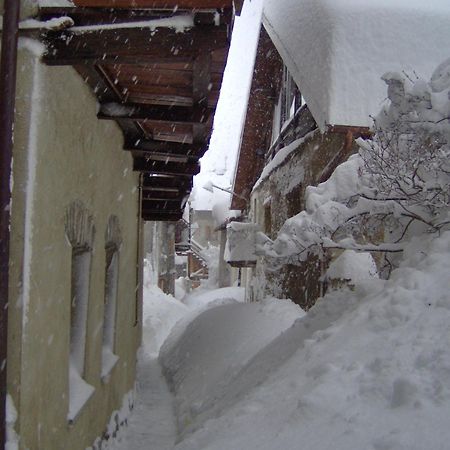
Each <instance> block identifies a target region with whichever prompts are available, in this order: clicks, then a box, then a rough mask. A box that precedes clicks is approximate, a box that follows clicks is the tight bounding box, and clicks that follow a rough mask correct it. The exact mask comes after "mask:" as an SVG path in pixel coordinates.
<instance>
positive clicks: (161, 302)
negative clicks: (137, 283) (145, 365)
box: [142, 284, 188, 358]
mask: <svg viewBox="0 0 450 450" xmlns="http://www.w3.org/2000/svg"><path fill="white" fill-rule="evenodd" d="M143 301H144V305H143V337H142V341H143V351H144V354H145V357H146V358H148V357H156V356H157V355H158V352H159V349H160V347H161V345H162V343H163V342H164V340H165V339H166V337H167V335H168V334H169V332H170V330H171V328H172V327H173V325H175V323H176V322H177V321H178V320H179V319H181V317H183V316H184V315H185V314H186V313H187V312H188V307H187V306H185V305H184V304H183V303H181V302H180V301H178V300H176V299H175V298H173V297H172V296H171V295H167V294H164V292H162V291H161V289H159V288H158V287H157V286H155V285H149V284H145V285H144V300H143Z"/></svg>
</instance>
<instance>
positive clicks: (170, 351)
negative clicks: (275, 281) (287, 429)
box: [160, 299, 303, 448]
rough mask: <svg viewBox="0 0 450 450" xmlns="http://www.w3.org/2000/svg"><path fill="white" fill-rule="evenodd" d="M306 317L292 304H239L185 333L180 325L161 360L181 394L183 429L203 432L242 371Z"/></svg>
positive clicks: (212, 312)
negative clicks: (200, 428)
mask: <svg viewBox="0 0 450 450" xmlns="http://www.w3.org/2000/svg"><path fill="white" fill-rule="evenodd" d="M302 314H303V311H302V310H301V309H300V308H299V307H298V306H297V305H294V304H293V303H291V302H290V301H288V300H277V299H267V300H266V301H265V302H262V303H237V302H234V303H229V304H224V305H220V306H216V307H214V308H209V309H207V310H206V311H204V312H202V313H201V314H199V315H198V316H197V317H196V318H195V319H194V320H193V321H192V322H190V323H189V325H187V327H184V328H183V329H182V332H181V333H180V332H179V331H178V330H177V327H178V325H177V326H175V329H174V331H173V333H174V334H175V336H176V337H172V336H171V337H170V338H169V339H168V340H167V341H166V342H165V344H164V345H163V347H162V348H161V353H160V362H161V364H162V366H163V371H164V372H165V375H166V377H167V379H168V381H169V383H170V385H171V387H172V390H173V391H174V392H175V396H176V397H175V398H176V406H177V418H178V428H179V430H180V431H181V432H182V433H184V432H186V431H188V430H192V429H195V428H198V427H199V426H200V425H201V424H202V423H203V422H204V421H205V420H207V419H208V417H210V416H211V414H212V411H215V413H217V411H218V408H219V409H220V407H221V406H223V403H222V402H223V397H224V396H225V395H226V392H227V391H229V389H230V388H231V387H232V386H233V382H234V381H235V379H236V377H237V376H238V375H239V373H240V371H241V370H242V368H243V367H245V365H246V364H247V363H248V362H249V361H250V360H251V358H252V357H253V356H254V355H255V354H257V353H258V352H260V351H261V350H262V349H263V348H264V347H265V346H266V345H267V344H268V343H270V341H271V340H273V339H274V338H275V337H277V336H278V335H279V334H280V333H282V332H283V331H284V330H285V329H286V328H288V327H289V326H290V325H292V323H293V321H294V320H295V319H296V318H298V317H300V316H301V315H302ZM228 448H239V447H228ZM241 448H245V446H243V447H241Z"/></svg>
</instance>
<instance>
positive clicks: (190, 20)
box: [71, 14, 194, 33]
mask: <svg viewBox="0 0 450 450" xmlns="http://www.w3.org/2000/svg"><path fill="white" fill-rule="evenodd" d="M193 27H194V16H193V15H192V14H186V15H182V16H173V17H168V18H163V19H154V20H143V21H136V22H126V23H112V24H101V25H81V26H75V27H72V28H71V30H72V31H75V32H76V33H83V32H85V31H96V30H115V29H122V28H149V29H150V31H157V30H158V28H171V29H173V30H175V32H176V33H184V32H185V31H187V30H189V29H190V28H193Z"/></svg>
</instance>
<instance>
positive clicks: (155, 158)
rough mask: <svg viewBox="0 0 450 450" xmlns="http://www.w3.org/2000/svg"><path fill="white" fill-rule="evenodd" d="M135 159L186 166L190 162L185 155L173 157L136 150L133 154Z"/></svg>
mask: <svg viewBox="0 0 450 450" xmlns="http://www.w3.org/2000/svg"><path fill="white" fill-rule="evenodd" d="M131 154H132V155H133V157H134V158H141V157H143V158H145V159H148V160H150V161H161V162H175V163H181V164H186V163H188V162H189V157H188V156H184V155H171V154H170V153H169V154H167V153H153V152H143V151H142V150H140V151H139V150H138V151H136V150H134V151H132V152H131Z"/></svg>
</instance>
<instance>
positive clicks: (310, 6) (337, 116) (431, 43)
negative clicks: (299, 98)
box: [263, 0, 450, 129]
mask: <svg viewBox="0 0 450 450" xmlns="http://www.w3.org/2000/svg"><path fill="white" fill-rule="evenodd" d="M263 20H264V24H265V27H266V29H267V31H268V33H269V35H270V37H271V38H272V40H273V41H274V43H275V46H276V47H277V49H278V51H279V52H280V54H281V56H282V58H283V60H284V62H285V64H286V65H287V67H288V69H289V71H290V72H291V74H292V76H293V78H294V80H295V81H296V83H297V85H298V86H299V88H300V91H301V92H302V95H303V96H304V97H305V99H306V102H307V103H308V106H309V108H310V110H311V112H312V114H313V116H314V118H315V119H316V121H317V123H318V125H319V127H321V129H324V127H325V125H326V124H332V125H336V124H337V125H354V126H370V125H371V120H370V118H369V115H371V114H372V115H373V114H375V113H377V112H378V110H379V108H380V104H381V103H382V102H383V100H384V99H385V97H386V94H385V92H386V90H385V86H384V83H383V81H382V80H381V79H380V77H379V74H380V73H384V72H386V71H397V72H402V71H405V72H407V73H408V75H409V76H410V77H411V78H412V79H415V78H416V76H415V73H417V74H418V75H419V76H420V77H421V78H424V79H429V77H430V75H431V73H432V71H433V70H434V68H435V67H436V66H437V64H439V63H440V62H441V61H443V60H444V59H446V58H448V56H449V51H448V48H447V46H446V45H445V43H446V42H448V41H449V40H450V2H448V1H447V0H428V1H426V2H424V1H422V0H266V1H265V3H264V17H263ZM374 69H376V70H374Z"/></svg>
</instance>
